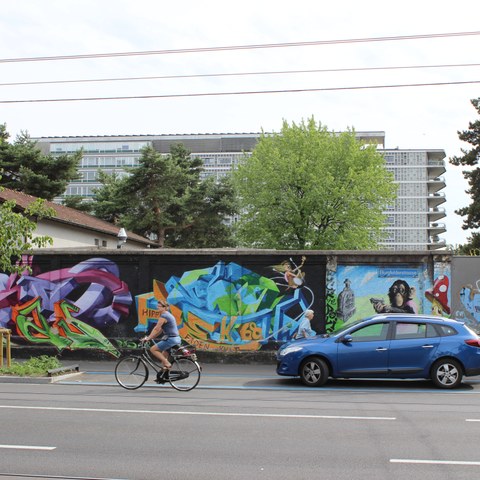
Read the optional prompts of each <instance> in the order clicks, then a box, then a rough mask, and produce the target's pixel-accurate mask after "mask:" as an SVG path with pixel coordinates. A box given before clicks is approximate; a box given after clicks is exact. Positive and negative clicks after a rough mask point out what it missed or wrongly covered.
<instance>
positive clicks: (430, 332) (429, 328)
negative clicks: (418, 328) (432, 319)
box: [427, 323, 440, 338]
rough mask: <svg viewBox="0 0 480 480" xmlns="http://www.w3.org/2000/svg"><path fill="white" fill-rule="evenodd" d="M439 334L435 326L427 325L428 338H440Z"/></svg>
mask: <svg viewBox="0 0 480 480" xmlns="http://www.w3.org/2000/svg"><path fill="white" fill-rule="evenodd" d="M439 336H440V335H439V333H438V331H437V329H436V328H435V326H434V325H432V324H431V323H427V338H432V337H439Z"/></svg>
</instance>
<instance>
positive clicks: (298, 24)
mask: <svg viewBox="0 0 480 480" xmlns="http://www.w3.org/2000/svg"><path fill="white" fill-rule="evenodd" d="M0 6H1V11H2V15H1V16H0V123H5V124H6V125H7V131H8V132H9V133H10V135H11V140H13V139H14V138H15V137H16V136H17V135H18V134H19V133H21V132H22V131H27V132H28V133H29V134H30V135H31V136H32V137H41V136H69V135H70V136H77V135H84V136H88V135H142V134H157V135H159V134H189V133H251V132H260V131H262V130H263V131H266V132H275V131H277V132H278V131H279V130H280V129H281V127H282V123H283V122H284V121H287V122H288V123H290V124H291V123H292V122H295V123H300V122H301V121H302V120H306V119H308V118H310V117H312V116H313V117H314V118H315V119H316V121H317V122H320V123H321V124H322V125H324V126H326V127H328V129H329V130H332V131H342V130H345V129H347V128H352V129H355V130H356V131H359V132H361V131H380V132H385V148H396V147H398V148H400V149H438V150H444V151H445V154H446V164H447V166H446V169H447V171H446V173H445V174H444V179H445V182H446V183H447V187H446V189H445V190H443V192H444V193H445V195H446V198H447V202H446V203H444V204H443V205H441V207H443V208H445V210H446V213H447V217H446V218H445V219H443V220H441V221H442V222H444V223H445V224H446V228H447V233H446V234H443V235H442V236H441V237H442V238H444V239H445V240H446V242H447V244H451V245H456V244H461V243H465V242H466V239H467V237H468V236H469V235H471V233H472V231H464V230H462V228H461V226H462V217H460V216H458V215H457V214H455V213H454V211H455V210H456V209H458V208H461V207H464V206H468V205H469V204H470V203H471V198H470V197H469V196H468V195H467V194H466V193H465V191H466V190H467V189H468V185H467V183H466V181H465V179H464V178H463V175H462V167H455V166H453V165H451V164H450V163H449V162H448V159H449V158H451V157H453V156H459V155H461V154H462V152H461V149H467V150H469V149H470V148H471V145H469V144H467V143H464V142H461V141H460V140H459V138H458V131H463V130H467V129H468V126H469V122H473V121H476V120H477V119H478V113H477V111H476V110H475V108H474V107H473V106H472V104H471V100H472V99H475V98H479V97H480V65H469V66H466V65H465V64H475V62H477V61H478V59H477V57H476V56H475V54H477V55H478V52H479V51H480V28H479V26H478V18H480V2H479V1H478V0H459V1H457V2H451V1H447V0H435V1H432V0H421V1H418V0H416V1H412V0H403V1H402V2H385V0H378V1H377V0H362V1H361V2H359V1H358V0H343V1H342V0H339V1H337V2H324V1H319V0H297V1H295V2H291V1H288V2H287V1H284V0H275V1H273V0H256V1H253V0H243V1H242V2H237V3H235V2H226V1H225V0H222V1H217V0H212V1H209V0H205V1H203V2H198V1H195V0H183V1H177V2H163V1H159V0H135V1H130V0H114V1H113V0H82V1H79V0H44V1H42V2H40V1H38V0H17V1H15V2H11V1H7V0H0ZM467 33H468V35H467ZM447 34H456V35H447ZM459 34H462V35H459ZM392 37H393V38H392ZM399 37H400V38H399ZM405 37H413V38H405ZM367 39H370V41H365V40H367ZM380 39H383V40H380ZM359 40H362V41H359ZM282 44H283V46H279V45H282ZM285 44H289V46H285ZM292 44H293V45H292ZM267 45H269V46H270V47H269V48H264V47H265V46H267ZM246 46H249V48H225V47H246ZM252 46H257V47H258V46H263V47H262V48H252ZM219 47H222V48H219ZM132 52H137V53H138V52H141V53H143V54H141V55H139V54H137V55H132ZM146 52H155V53H151V54H145V53H146ZM111 53H117V54H119V53H122V54H123V53H127V55H115V56H102V55H100V54H111ZM62 56H63V57H65V56H66V57H72V56H73V57H75V58H73V59H72V58H69V59H49V60H46V59H45V57H49V58H51V57H62ZM79 56H89V57H88V58H78V57H79ZM92 56H93V58H92ZM42 58H43V59H42ZM25 59H34V60H31V61H25ZM7 60H8V61H7ZM460 65H463V66H460ZM387 67H388V68H387ZM392 67H396V68H392ZM398 67H409V68H398ZM411 67H422V68H411ZM307 70H308V71H310V72H306V71H307ZM311 70H316V71H315V72H311ZM319 70H321V71H319ZM325 70H329V71H325ZM267 72H270V73H267ZM271 72H276V73H271ZM278 72H283V73H278ZM287 72H289V73H287ZM300 72H301V73H300ZM240 73H241V74H242V75H232V74H240ZM254 73H255V74H254ZM225 74H228V75H225ZM247 74H248V75H247ZM133 77H135V78H136V79H135V80H134V79H133ZM138 77H156V78H149V79H145V78H142V79H138ZM158 77H169V78H158ZM172 77H173V78H172ZM119 78H122V79H124V80H115V81H113V80H111V79H119ZM126 78H128V79H130V80H125V79H126ZM72 80H102V81H95V82H93V81H89V82H72ZM107 80H108V81H107ZM35 82H36V83H35ZM39 82H56V83H39ZM59 82H63V83H59ZM462 82H463V83H462ZM12 83H14V84H16V85H11V84H12ZM408 84H410V85H411V84H416V85H417V86H408V87H407V86H403V87H398V86H396V87H395V85H408ZM419 84H427V85H426V86H420V85H419ZM434 84H442V85H434ZM371 87H377V88H371ZM249 92H257V93H249ZM266 92H269V93H266ZM106 97H137V98H127V99H125V98H124V99H110V100H106V99H105V98H106ZM138 97H143V98H138ZM81 98H83V99H85V98H90V99H93V100H81V101H80V100H73V99H81ZM26 100H28V101H26ZM31 100H37V101H35V102H33V101H31ZM38 100H57V101H54V102H53V101H50V102H43V101H38ZM58 100H61V101H58ZM9 102H11V103H9Z"/></svg>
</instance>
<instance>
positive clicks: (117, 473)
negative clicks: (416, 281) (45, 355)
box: [0, 363, 480, 480]
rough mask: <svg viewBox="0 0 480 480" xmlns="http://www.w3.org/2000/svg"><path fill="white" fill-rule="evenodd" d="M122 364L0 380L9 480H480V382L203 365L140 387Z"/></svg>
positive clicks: (0, 459) (1, 438)
mask: <svg viewBox="0 0 480 480" xmlns="http://www.w3.org/2000/svg"><path fill="white" fill-rule="evenodd" d="M111 367H112V364H111V363H108V364H94V363H82V364H81V370H82V371H83V372H84V373H82V374H81V375H77V376H75V377H71V378H68V379H63V380H62V381H60V382H58V383H54V384H23V383H22V384H17V383H0V479H3V478H12V479H19V478H20V479H29V478H47V479H53V478H61V479H69V478H75V479H129V480H131V479H136V480H149V479H182V480H183V479H199V480H202V479H210V480H211V479H229V480H236V479H242V480H243V479H245V478H250V479H257V478H258V479H268V480H270V479H277V480H283V479H287V478H288V479H292V478H293V479H317V478H318V479H320V478H321V479H323V480H325V479H327V480H328V479H332V480H333V479H335V480H337V479H338V480H343V479H349V480H351V479H362V480H363V479H369V480H372V479H373V480H375V479H382V480H384V479H385V478H389V479H410V478H422V480H429V479H432V480H433V479H435V480H443V479H448V480H450V479H455V480H457V479H464V478H465V479H467V478H468V479H469V480H471V479H472V478H476V477H477V476H478V472H480V453H478V438H479V434H480V378H479V377H474V378H472V379H467V380H466V381H465V384H464V385H463V386H462V387H461V388H460V389H457V390H454V391H442V390H437V389H435V388H434V387H433V386H432V385H431V384H430V383H429V382H425V381H420V382H402V381H391V382H386V381H381V382H373V381H330V382H328V383H327V384H326V386H325V387H323V388H318V389H311V388H306V387H303V386H302V385H301V384H300V383H299V381H298V380H296V379H288V378H287V379H284V378H281V377H277V376H276V375H275V373H274V367H273V366H270V365H258V366H251V365H204V371H203V377H202V380H201V382H200V385H199V387H197V388H196V389H195V390H193V391H190V392H177V391H176V390H174V389H172V388H170V387H159V386H156V385H155V386H154V384H150V383H149V384H147V385H146V386H144V387H142V388H141V389H140V390H137V391H127V390H124V389H122V388H121V387H119V386H118V385H116V384H115V380H114V378H113V374H112V368H111Z"/></svg>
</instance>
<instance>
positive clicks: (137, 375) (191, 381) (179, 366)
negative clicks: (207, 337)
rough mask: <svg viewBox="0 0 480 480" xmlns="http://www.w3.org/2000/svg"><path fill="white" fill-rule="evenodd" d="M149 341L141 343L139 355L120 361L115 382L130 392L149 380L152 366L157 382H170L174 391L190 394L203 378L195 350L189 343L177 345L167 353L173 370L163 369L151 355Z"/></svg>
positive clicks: (116, 367) (129, 356)
mask: <svg viewBox="0 0 480 480" xmlns="http://www.w3.org/2000/svg"><path fill="white" fill-rule="evenodd" d="M149 345H151V341H150V342H141V348H142V352H141V354H140V355H128V356H127V357H124V358H122V359H120V360H119V361H118V362H117V365H116V366H115V379H116V381H117V382H118V384H119V385H120V386H122V387H123V388H126V389H127V390H136V389H137V388H140V387H141V386H142V385H143V384H144V383H145V382H146V381H147V380H148V375H149V367H150V368H152V369H153V370H154V371H155V372H156V379H155V381H156V383H158V384H160V385H163V384H165V383H167V382H168V383H170V385H171V386H172V387H173V388H175V390H179V391H183V392H188V391H189V390H192V389H194V388H195V387H196V386H197V385H198V382H199V381H200V376H201V370H202V369H201V367H200V365H199V364H198V362H197V355H196V353H195V347H193V345H190V344H183V345H175V346H173V347H171V348H170V349H169V350H168V354H169V360H170V363H171V364H172V368H171V369H169V370H165V369H163V366H162V365H161V364H160V363H159V362H158V360H157V359H154V358H153V357H152V355H151V354H150V350H149V348H148V347H149Z"/></svg>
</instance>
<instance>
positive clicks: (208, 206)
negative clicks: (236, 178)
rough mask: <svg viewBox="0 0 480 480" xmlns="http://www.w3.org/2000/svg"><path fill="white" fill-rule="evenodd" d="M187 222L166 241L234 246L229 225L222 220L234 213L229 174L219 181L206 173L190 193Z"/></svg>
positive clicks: (175, 244)
mask: <svg viewBox="0 0 480 480" xmlns="http://www.w3.org/2000/svg"><path fill="white" fill-rule="evenodd" d="M189 209H190V214H192V222H191V224H190V225H189V226H188V227H186V228H183V229H181V230H179V231H175V232H173V233H172V235H171V236H170V238H169V245H170V246H171V247H176V248H224V247H234V246H235V241H234V237H233V234H232V227H231V225H229V224H228V223H227V222H226V219H227V218H230V219H231V218H232V217H233V216H234V215H235V214H236V213H237V203H236V199H235V192H234V189H233V185H232V181H231V178H230V176H224V177H222V178H221V179H220V180H219V181H216V180H215V178H214V177H208V178H206V179H205V180H203V181H201V182H200V183H199V184H198V188H197V189H195V190H194V191H193V192H192V193H191V196H190V201H189Z"/></svg>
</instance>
